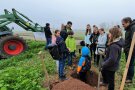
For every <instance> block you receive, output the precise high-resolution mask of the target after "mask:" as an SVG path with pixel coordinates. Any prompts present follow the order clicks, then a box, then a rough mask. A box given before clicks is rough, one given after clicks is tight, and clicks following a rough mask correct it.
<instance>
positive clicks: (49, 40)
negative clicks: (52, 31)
mask: <svg viewBox="0 0 135 90" xmlns="http://www.w3.org/2000/svg"><path fill="white" fill-rule="evenodd" d="M51 42H52V39H51V38H47V37H46V46H45V49H47V46H48V45H49V44H51Z"/></svg>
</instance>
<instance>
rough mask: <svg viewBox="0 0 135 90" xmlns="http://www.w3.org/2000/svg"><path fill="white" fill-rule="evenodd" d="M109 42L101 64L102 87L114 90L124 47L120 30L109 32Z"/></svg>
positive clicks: (114, 29) (115, 29) (112, 29)
mask: <svg viewBox="0 0 135 90" xmlns="http://www.w3.org/2000/svg"><path fill="white" fill-rule="evenodd" d="M108 36H109V42H108V47H107V51H106V57H105V59H104V61H103V62H102V64H101V68H102V69H101V73H102V76H103V82H101V85H108V90H114V86H115V85H114V80H115V72H116V70H118V68H119V62H120V58H121V51H122V47H123V45H124V39H122V38H121V32H120V30H119V28H115V27H114V28H111V29H110V30H109V35H108Z"/></svg>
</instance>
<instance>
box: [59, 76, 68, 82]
mask: <svg viewBox="0 0 135 90" xmlns="http://www.w3.org/2000/svg"><path fill="white" fill-rule="evenodd" d="M59 80H60V81H65V80H68V78H66V76H61V77H60V78H59Z"/></svg>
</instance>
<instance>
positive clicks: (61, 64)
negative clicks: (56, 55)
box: [59, 57, 66, 78]
mask: <svg viewBox="0 0 135 90" xmlns="http://www.w3.org/2000/svg"><path fill="white" fill-rule="evenodd" d="M65 61H66V58H64V57H63V58H61V59H60V60H59V78H61V77H62V76H64V68H65Z"/></svg>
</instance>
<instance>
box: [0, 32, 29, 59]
mask: <svg viewBox="0 0 135 90" xmlns="http://www.w3.org/2000/svg"><path fill="white" fill-rule="evenodd" d="M27 48H28V46H27V44H26V41H25V40H24V39H23V38H21V37H19V36H13V35H10V36H4V37H2V38H0V56H1V57H3V58H9V57H12V56H16V55H19V54H21V53H22V52H24V51H25V50H27Z"/></svg>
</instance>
